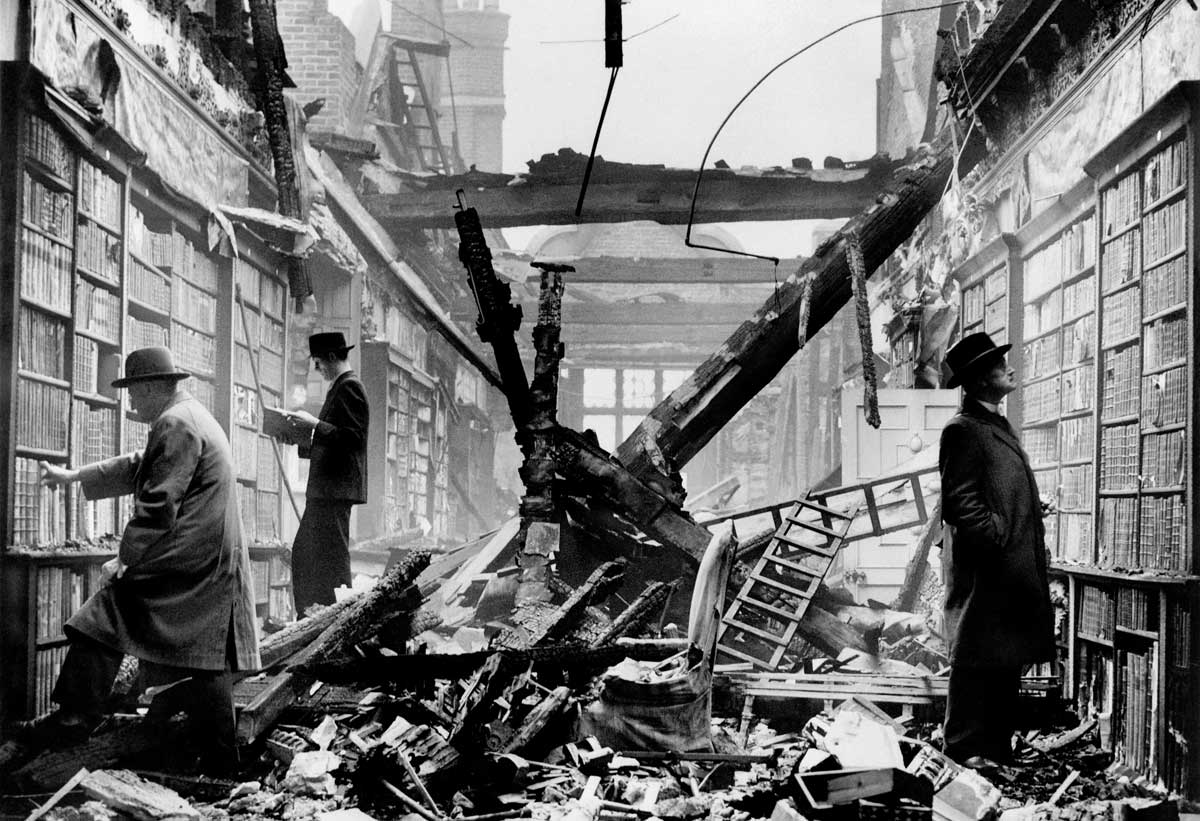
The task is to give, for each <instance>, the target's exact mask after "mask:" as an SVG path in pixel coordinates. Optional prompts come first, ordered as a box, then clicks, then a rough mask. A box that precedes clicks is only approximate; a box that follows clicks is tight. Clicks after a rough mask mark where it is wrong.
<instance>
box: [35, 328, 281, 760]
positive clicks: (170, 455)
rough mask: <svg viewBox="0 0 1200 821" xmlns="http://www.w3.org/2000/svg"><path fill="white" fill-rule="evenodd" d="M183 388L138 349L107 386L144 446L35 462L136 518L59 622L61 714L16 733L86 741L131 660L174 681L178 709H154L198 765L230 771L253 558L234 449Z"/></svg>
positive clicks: (249, 652) (246, 657) (166, 365)
mask: <svg viewBox="0 0 1200 821" xmlns="http://www.w3.org/2000/svg"><path fill="white" fill-rule="evenodd" d="M187 377H188V374H186V373H184V372H182V371H179V370H177V369H176V368H175V364H174V362H173V361H172V358H171V352H170V351H169V350H167V349H166V348H159V347H155V348H143V349H141V350H136V351H133V352H132V353H130V354H129V356H128V357H127V358H126V359H125V375H124V376H123V377H122V378H120V379H117V380H115V381H114V382H113V383H112V384H113V387H116V388H125V389H127V390H128V391H129V404H130V407H131V409H132V410H133V412H134V413H135V414H136V415H137V418H138V419H139V420H141V421H143V422H146V423H148V424H149V425H150V431H149V434H148V435H147V437H146V443H145V447H144V448H143V449H142V450H140V451H137V452H134V453H128V454H126V455H124V456H116V457H113V458H110V459H106V460H104V461H101V462H96V463H94V464H90V465H84V466H82V467H78V468H75V469H69V468H63V467H58V466H54V465H50V464H48V463H46V462H42V463H41V471H42V482H43V483H44V484H46V485H52V486H53V485H66V484H69V483H71V482H75V481H78V482H79V483H80V485H81V486H82V489H83V493H84V495H85V496H86V497H87V498H88V499H105V498H112V497H115V496H121V495H124V494H132V495H133V516H132V518H130V520H129V522H128V523H127V524H126V525H125V530H124V532H123V533H122V535H121V543H120V547H119V549H118V551H117V556H116V557H115V558H113V559H111V560H110V561H108V562H106V563H105V565H104V567H103V571H102V582H103V586H102V587H101V589H100V590H99V591H97V592H96V594H95V595H93V596H92V597H91V598H90V599H88V600H87V602H86V603H84V605H83V607H81V608H80V609H79V611H78V612H76V613H75V614H74V615H73V616H71V618H70V619H69V620H68V621H67V623H66V625H65V628H64V630H65V632H66V634H67V638H68V639H70V642H71V643H70V649H69V650H68V652H67V656H66V659H65V661H64V662H63V666H62V669H61V671H60V673H59V677H58V681H57V683H56V685H55V688H54V693H53V699H54V701H55V702H57V704H58V705H59V707H58V709H57V710H56V711H55V712H53V713H51V714H50V715H49V716H46V717H44V718H43V719H40V720H37V721H35V722H27V723H26V724H25V726H23V727H22V728H21V729H22V730H23V731H24V732H25V733H26V734H27V735H28V736H30V737H31V738H32V739H33V740H35V741H46V740H57V741H61V740H70V739H77V738H81V737H82V736H85V735H86V734H87V733H88V732H90V730H91V729H92V728H93V727H94V726H95V725H96V724H97V723H98V722H99V720H100V719H101V717H102V715H103V713H104V711H105V706H106V705H105V702H106V700H107V696H108V694H109V692H110V691H111V689H112V683H113V679H114V678H115V677H116V674H117V669H118V667H119V666H120V664H121V659H122V656H123V655H124V654H126V653H128V654H129V655H132V656H134V657H136V658H137V659H138V660H139V662H140V668H141V672H142V674H143V678H144V681H145V683H146V684H147V685H151V686H156V685H157V686H165V685H167V684H170V683H175V684H174V686H172V687H171V688H170V690H169V697H168V698H164V699H163V702H165V703H166V704H169V705H172V708H170V709H165V708H163V704H162V703H161V702H158V701H157V700H156V703H155V707H156V708H158V711H157V712H160V713H162V714H164V715H166V714H169V713H173V712H176V709H175V708H178V709H182V710H186V711H187V712H188V713H189V717H190V719H191V727H192V730H193V732H194V733H195V740H196V742H197V743H198V746H199V750H198V751H199V752H200V753H201V755H202V759H203V758H207V759H209V763H212V764H216V765H221V764H228V763H229V762H230V761H231V760H235V759H234V755H233V754H234V752H235V746H234V713H233V694H232V689H231V685H232V677H231V672H232V671H250V670H257V669H258V668H259V666H260V661H259V654H258V636H257V634H256V632H255V621H254V597H253V583H252V579H251V575H250V573H251V571H250V556H249V554H248V553H247V550H246V545H245V543H244V542H243V540H242V525H241V518H240V516H239V513H238V504H237V487H236V482H235V479H234V469H233V459H232V454H231V452H230V447H229V440H228V438H226V436H225V432H224V431H223V430H222V429H221V426H220V425H219V424H217V421H216V420H215V419H213V417H212V414H210V413H209V412H208V410H207V409H206V408H205V407H204V406H203V405H202V404H201V403H200V402H198V401H197V400H195V399H193V398H192V397H191V396H190V395H189V394H188V393H187V392H186V391H184V390H183V389H182V388H181V387H180V383H181V382H182V381H183V380H184V379H186V378H187ZM163 695H168V694H166V693H164V694H163ZM160 698H161V697H160ZM153 711H154V708H152V712H153Z"/></svg>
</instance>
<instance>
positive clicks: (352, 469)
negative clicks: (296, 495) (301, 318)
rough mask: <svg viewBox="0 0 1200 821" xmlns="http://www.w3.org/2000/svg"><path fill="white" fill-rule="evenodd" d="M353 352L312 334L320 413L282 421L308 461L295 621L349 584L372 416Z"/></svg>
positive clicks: (334, 339) (295, 552)
mask: <svg viewBox="0 0 1200 821" xmlns="http://www.w3.org/2000/svg"><path fill="white" fill-rule="evenodd" d="M353 347H354V346H353V345H347V344H346V338H345V337H344V336H343V335H342V334H341V332H340V331H331V332H327V333H319V334H313V335H312V336H310V337H309V338H308V352H309V355H310V356H311V358H312V361H313V366H314V367H315V368H316V369H317V370H318V371H319V372H320V373H321V376H322V377H324V379H325V381H326V382H328V383H329V392H328V393H327V394H326V396H325V403H324V404H323V405H322V406H321V413H320V414H319V415H318V416H313V415H312V414H311V413H308V412H307V411H296V412H293V413H288V414H286V422H287V425H288V426H289V427H290V429H291V430H290V433H289V435H286V436H279V437H278V438H281V439H283V440H284V441H295V442H298V443H299V444H300V456H301V458H308V459H310V460H311V462H310V465H309V468H308V490H307V492H306V493H305V500H306V501H305V505H304V515H303V516H302V517H301V518H300V527H299V529H298V530H297V531H296V539H295V541H294V542H293V543H292V596H293V598H294V599H295V602H296V615H297V616H302V615H304V611H305V610H306V609H308V607H309V606H310V605H313V604H333V602H334V592H333V591H334V590H335V589H336V588H338V587H340V586H343V585H349V584H350V509H351V508H352V507H353V506H354V505H360V504H362V503H363V502H365V501H366V500H367V426H368V424H369V422H370V416H371V414H370V409H369V408H368V406H367V392H366V390H365V389H364V388H363V384H362V381H361V380H360V379H359V378H358V375H357V374H356V373H355V372H354V371H353V369H351V367H350V363H349V362H348V361H347V360H346V357H347V354H348V353H349V352H350V349H351V348H353Z"/></svg>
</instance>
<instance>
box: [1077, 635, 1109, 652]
mask: <svg viewBox="0 0 1200 821" xmlns="http://www.w3.org/2000/svg"><path fill="white" fill-rule="evenodd" d="M1075 636H1076V638H1079V639H1082V640H1083V641H1088V642H1091V643H1092V644H1099V645H1102V646H1104V647H1108V648H1109V649H1111V648H1112V647H1113V641H1112V639H1103V638H1100V637H1099V636H1093V635H1090V634H1088V633H1076V634H1075Z"/></svg>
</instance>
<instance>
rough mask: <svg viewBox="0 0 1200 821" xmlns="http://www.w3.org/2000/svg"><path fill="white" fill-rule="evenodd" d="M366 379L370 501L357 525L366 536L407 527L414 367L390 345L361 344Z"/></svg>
mask: <svg viewBox="0 0 1200 821" xmlns="http://www.w3.org/2000/svg"><path fill="white" fill-rule="evenodd" d="M360 361H361V363H362V378H363V386H364V387H365V388H366V390H367V403H368V405H369V406H370V408H371V415H372V419H371V425H370V428H369V430H368V433H367V437H368V442H367V459H368V465H367V482H368V488H367V502H366V504H365V505H363V506H362V508H361V509H360V513H359V517H358V527H359V529H360V535H361V537H364V538H373V537H377V536H382V535H385V534H387V533H394V532H397V531H399V530H403V529H405V528H407V527H408V513H409V510H410V508H409V471H410V461H411V458H412V451H413V448H412V441H411V440H412V435H413V430H414V424H413V419H412V411H411V405H412V378H411V376H410V375H409V369H410V367H411V366H410V363H409V362H408V360H407V358H406V357H405V356H404V355H403V354H402V353H400V351H399V349H398V348H396V347H395V346H394V345H392V344H390V343H389V342H386V341H376V342H364V343H362V356H361V359H360Z"/></svg>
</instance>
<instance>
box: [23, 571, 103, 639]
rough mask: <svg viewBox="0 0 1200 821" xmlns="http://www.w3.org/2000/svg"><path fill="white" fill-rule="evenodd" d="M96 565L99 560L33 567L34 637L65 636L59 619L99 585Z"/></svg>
mask: <svg viewBox="0 0 1200 821" xmlns="http://www.w3.org/2000/svg"><path fill="white" fill-rule="evenodd" d="M100 569H101V563H100V562H95V563H89V564H81V565H75V566H63V565H52V564H51V565H40V566H38V567H37V568H36V570H35V571H34V572H35V574H36V578H35V580H34V584H36V586H37V587H36V593H35V595H34V600H35V601H36V602H37V619H36V623H35V630H36V636H37V641H50V640H54V639H61V638H65V637H64V636H63V631H62V626H63V622H65V621H66V620H67V619H69V618H70V617H71V616H72V615H74V613H75V611H77V610H78V609H79V608H80V607H82V606H83V603H84V602H85V601H87V600H88V598H89V597H90V596H91V595H92V594H93V593H95V592H96V591H97V590H99V589H100Z"/></svg>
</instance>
